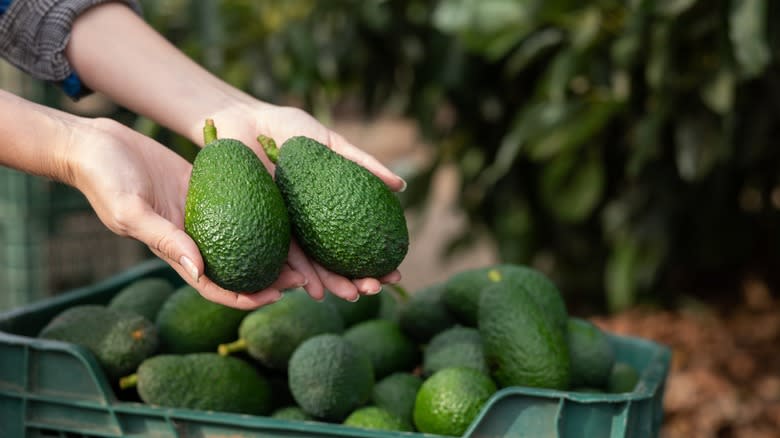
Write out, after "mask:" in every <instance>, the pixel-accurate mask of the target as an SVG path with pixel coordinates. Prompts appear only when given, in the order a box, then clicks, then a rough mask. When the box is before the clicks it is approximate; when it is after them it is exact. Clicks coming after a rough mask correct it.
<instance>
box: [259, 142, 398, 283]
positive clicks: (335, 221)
mask: <svg viewBox="0 0 780 438" xmlns="http://www.w3.org/2000/svg"><path fill="white" fill-rule="evenodd" d="M259 141H260V143H261V144H263V147H264V148H265V150H266V153H267V155H268V157H269V158H270V159H271V161H274V162H275V163H276V170H275V172H276V173H275V175H276V184H277V185H278V186H279V190H280V191H281V193H282V196H283V197H284V200H285V203H286V205H287V210H288V212H289V217H290V222H291V223H292V230H293V235H294V236H295V238H296V240H297V242H298V243H299V244H300V245H301V247H302V248H303V250H304V251H305V252H306V253H307V254H308V255H309V256H310V257H312V258H313V259H314V260H316V261H317V262H319V263H320V264H321V265H322V266H324V267H325V268H327V269H329V270H331V271H333V272H335V273H337V274H340V275H343V276H345V277H347V278H364V277H375V278H379V277H382V276H383V275H385V274H389V273H390V272H392V271H393V270H395V269H396V268H397V267H398V266H399V265H400V264H401V261H403V259H404V257H406V253H407V251H408V249H409V231H408V229H407V225H406V218H405V216H404V210H403V207H402V206H401V202H400V200H399V199H398V197H397V196H396V195H395V194H394V193H393V192H391V191H390V189H389V188H388V187H387V186H386V185H385V183H384V182H383V181H382V180H381V179H379V178H378V177H377V176H375V175H374V174H372V173H371V172H369V171H368V170H366V169H365V168H364V167H362V166H360V165H359V164H357V163H355V162H353V161H351V160H348V159H347V158H344V157H342V156H341V155H339V154H337V153H336V152H334V151H332V150H331V149H329V148H328V147H327V146H325V145H323V144H322V143H320V142H318V141H316V140H314V139H311V138H308V137H304V136H296V137H292V138H290V139H288V140H287V141H285V142H284V144H283V145H282V147H281V148H279V149H277V148H276V144H275V143H274V142H273V140H271V139H269V138H267V137H265V138H261V139H259Z"/></svg>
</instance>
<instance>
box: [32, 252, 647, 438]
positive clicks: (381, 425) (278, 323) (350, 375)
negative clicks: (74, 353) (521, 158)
mask: <svg viewBox="0 0 780 438" xmlns="http://www.w3.org/2000/svg"><path fill="white" fill-rule="evenodd" d="M96 335H99V336H96ZM40 336H41V337H44V338H50V339H58V340H63V341H68V342H73V343H76V344H79V345H82V346H84V347H86V348H87V349H89V350H90V351H92V352H93V353H94V354H95V357H96V358H97V360H98V362H99V363H100V364H101V366H102V367H103V369H104V371H105V372H106V375H107V376H108V377H109V379H110V381H111V382H112V384H114V386H115V389H116V391H117V394H118V395H119V398H120V399H124V400H140V401H142V402H144V403H147V404H150V405H156V406H164V407H174V408H186V409H197V410H209V411H217V412H235V413H243V414H250V415H258V416H268V417H273V418H276V419H278V420H279V421H316V422H326V423H337V424H342V425H344V426H347V427H357V428H364V429H382V430H394V431H407V432H408V431H419V432H425V433H432V434H438V435H451V436H460V435H462V434H463V433H464V432H465V431H466V430H467V429H468V427H469V426H470V425H471V424H472V423H473V421H474V420H475V419H476V418H477V417H478V416H479V414H480V412H481V411H482V409H483V408H484V407H485V405H486V404H487V402H488V400H489V399H490V397H492V396H493V394H495V393H496V392H497V391H498V390H499V389H501V388H504V387H510V386H525V387H536V388H550V389H557V390H567V391H583V392H589V393H622V392H630V391H632V390H633V389H634V386H635V385H636V383H637V382H638V379H639V374H638V371H637V369H636V368H634V367H633V366H632V365H630V364H627V363H623V362H619V361H617V360H616V359H615V352H614V351H613V347H612V344H611V343H610V341H609V339H608V337H607V335H606V333H604V332H602V331H601V330H600V329H599V328H598V327H597V326H596V325H594V324H593V323H591V322H589V321H588V320H585V319H581V318H577V317H573V316H569V315H568V314H567V310H566V307H565V304H564V301H563V298H562V296H561V294H560V292H559V290H558V289H557V287H556V286H555V285H554V283H553V282H552V281H550V280H549V279H548V278H547V277H545V276H544V275H543V274H542V273H540V272H539V271H536V270H534V269H531V268H529V267H526V266H519V265H511V264H501V265H495V266H488V267H484V268H479V269H470V270H464V271H462V272H459V273H457V274H455V275H453V276H451V277H450V278H448V279H447V280H446V281H444V282H441V283H439V284H435V285H431V286H429V287H426V288H423V289H420V290H417V291H414V292H412V293H406V292H405V291H403V289H402V288H400V287H393V286H386V287H385V288H384V290H383V291H382V292H381V293H380V294H378V295H372V296H363V297H361V298H360V299H359V301H357V302H354V303H351V302H347V301H345V300H342V299H341V298H338V297H336V296H335V295H333V294H330V293H328V294H327V295H326V298H325V299H324V300H323V301H316V300H313V299H312V298H311V297H309V296H308V294H307V293H306V292H305V291H304V290H303V289H295V290H290V291H287V292H285V294H284V297H283V298H282V299H281V300H280V301H278V302H275V303H273V304H269V305H266V306H263V307H261V308H258V309H255V310H252V311H243V310H236V309H232V308H228V307H225V306H221V305H219V304H215V303H212V302H210V301H208V300H206V299H204V298H203V297H201V296H200V295H199V294H198V293H197V291H195V289H193V288H192V287H190V286H188V285H183V286H179V287H174V286H172V285H171V284H170V283H168V282H167V281H165V280H162V279H159V278H142V279H138V280H136V281H135V282H133V283H131V284H129V285H127V286H126V287H125V288H124V289H122V290H120V291H119V292H118V293H117V294H116V295H115V296H114V298H113V299H112V300H111V302H109V303H107V304H105V305H94V304H90V305H79V306H75V307H72V308H70V309H66V310H65V311H63V312H62V313H61V314H60V315H58V316H56V317H55V318H53V319H52V320H51V321H50V322H49V324H48V325H47V326H46V327H45V328H44V329H43V330H42V331H41V334H40Z"/></svg>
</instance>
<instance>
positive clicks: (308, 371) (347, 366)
mask: <svg viewBox="0 0 780 438" xmlns="http://www.w3.org/2000/svg"><path fill="white" fill-rule="evenodd" d="M287 375H288V378H289V384H290V392H291V393H292V395H293V398H294V399H295V402H296V403H297V405H298V406H300V407H301V408H302V409H303V411H304V412H306V413H307V414H309V415H312V416H314V417H317V418H322V419H325V420H329V421H342V420H344V419H345V418H346V417H347V416H348V415H349V414H350V413H351V412H352V411H354V410H355V409H357V408H358V407H360V406H361V405H363V403H365V402H367V401H368V400H369V398H370V397H371V392H372V390H373V388H374V371H373V367H372V365H371V359H370V358H369V357H368V355H367V354H366V353H364V352H363V351H362V350H360V349H357V348H355V347H354V346H353V345H352V344H351V343H350V342H348V341H347V340H346V339H344V338H343V337H341V336H339V335H335V334H322V335H317V336H314V337H312V338H309V339H307V340H306V341H305V342H304V343H303V344H301V345H300V346H299V347H298V348H297V349H296V350H295V352H294V353H293V355H292V357H291V358H290V366H289V368H288V373H287Z"/></svg>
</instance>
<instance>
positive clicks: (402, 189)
mask: <svg viewBox="0 0 780 438" xmlns="http://www.w3.org/2000/svg"><path fill="white" fill-rule="evenodd" d="M398 179H400V180H401V183H402V184H403V185H402V186H401V190H399V192H405V191H406V180H405V179H403V178H401V177H399V178H398Z"/></svg>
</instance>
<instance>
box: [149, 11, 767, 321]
mask: <svg viewBox="0 0 780 438" xmlns="http://www.w3.org/2000/svg"><path fill="white" fill-rule="evenodd" d="M144 4H145V13H146V16H147V19H148V20H149V21H150V22H151V23H152V25H153V26H155V27H156V28H157V29H158V30H160V31H161V32H162V33H163V34H165V35H166V37H168V38H169V39H170V40H171V41H172V42H174V43H175V44H177V45H178V46H179V47H182V48H183V49H185V50H186V51H187V52H188V53H189V54H190V55H191V56H193V57H194V58H195V59H197V60H198V61H200V62H201V63H203V64H204V65H206V66H207V67H208V68H209V69H211V70H212V71H214V72H215V73H216V74H218V75H220V76H221V77H223V78H225V79H226V80H228V81H229V82H231V83H233V84H235V85H236V86H238V87H240V88H243V89H245V90H247V91H249V92H251V93H252V94H254V95H256V96H258V97H260V98H263V99H266V100H270V101H272V102H277V103H279V102H289V101H292V102H296V103H297V104H299V105H300V106H302V107H304V108H305V109H307V110H308V111H310V112H312V113H313V114H314V115H315V116H317V117H319V118H320V119H322V120H325V121H327V120H328V119H329V117H331V115H332V111H333V109H334V108H336V107H337V106H338V105H339V104H341V103H343V102H355V101H357V102H359V103H360V110H361V112H362V113H363V114H365V115H366V116H368V117H370V116H372V115H375V114H378V113H380V112H383V111H394V112H401V113H403V114H405V115H407V116H409V117H411V118H413V119H414V120H415V121H416V122H417V123H418V124H419V127H420V130H421V132H422V133H423V135H424V136H425V137H426V139H427V140H428V141H430V142H431V143H432V144H434V145H436V146H437V147H436V159H435V160H434V162H433V163H432V165H431V168H429V169H421V170H420V172H419V173H418V174H416V176H415V178H414V181H412V182H411V184H410V193H408V194H407V196H406V198H405V199H406V200H407V201H408V202H409V203H410V206H414V205H419V204H420V203H421V202H424V201H425V198H426V196H427V194H428V182H429V181H430V176H431V174H432V172H434V171H435V170H436V169H437V168H439V166H442V165H445V164H455V165H456V166H457V168H458V169H459V170H460V175H461V178H462V183H461V186H460V191H459V196H460V198H459V199H460V201H461V204H462V207H463V208H464V209H465V211H466V212H467V214H468V218H469V220H470V227H469V228H468V231H466V232H465V233H464V235H463V236H459V237H458V239H457V240H456V241H454V242H452V245H451V249H452V250H457V249H458V248H464V247H467V246H468V243H469V242H470V241H472V240H473V239H474V238H476V237H478V236H480V235H484V233H488V234H489V235H490V236H492V237H493V238H494V239H495V242H496V243H497V245H498V248H499V251H500V256H501V258H502V259H503V260H505V261H512V262H521V263H537V264H540V266H541V267H542V268H543V269H545V270H546V271H547V272H548V273H549V274H550V275H551V276H553V277H554V278H555V279H556V281H558V282H559V283H560V284H561V285H562V287H563V288H564V290H567V291H571V292H572V293H573V292H576V293H578V294H580V293H581V294H583V295H582V296H584V297H588V298H589V299H592V300H594V303H596V304H597V305H599V306H602V307H605V308H608V309H611V310H618V309H621V308H624V307H626V306H629V305H631V304H634V303H635V302H636V301H637V300H638V299H641V298H642V297H644V296H647V294H646V293H647V292H649V291H654V293H655V295H654V296H655V297H661V298H664V297H667V298H668V297H671V296H673V295H674V293H675V292H676V291H677V290H679V289H680V288H683V287H686V284H690V283H687V282H688V281H692V282H693V283H696V282H698V283H699V284H710V283H709V282H708V280H709V279H713V280H714V281H713V283H714V284H716V285H717V284H718V282H719V281H721V280H724V279H726V280H728V279H734V278H738V277H739V276H740V275H742V274H743V273H744V271H746V270H759V271H761V270H763V271H765V272H766V273H772V272H774V271H777V270H776V269H775V270H773V269H772V268H773V266H774V267H776V266H777V263H778V259H779V258H778V255H780V253H779V250H780V227H779V226H778V225H780V222H779V221H778V219H779V218H780V188H778V183H779V181H778V176H780V175H779V170H780V148H777V147H775V145H774V142H775V139H776V138H777V136H778V127H780V123H779V122H780V120H778V118H779V115H780V108H779V107H780V75H778V54H779V53H780V52H779V50H780V35H779V34H778V27H777V26H774V27H772V26H770V23H773V22H774V23H778V22H780V4H779V3H777V2H772V1H769V0H593V1H586V2H582V1H574V0H546V1H545V0H481V1H471V0H436V1H422V0H398V1H382V0H365V1H356V0H334V1H327V2H316V1H313V0H286V1H285V0H265V1H249V0H221V1H215V2H187V1H183V0H167V1H154V2H153V1H146V2H144Z"/></svg>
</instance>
